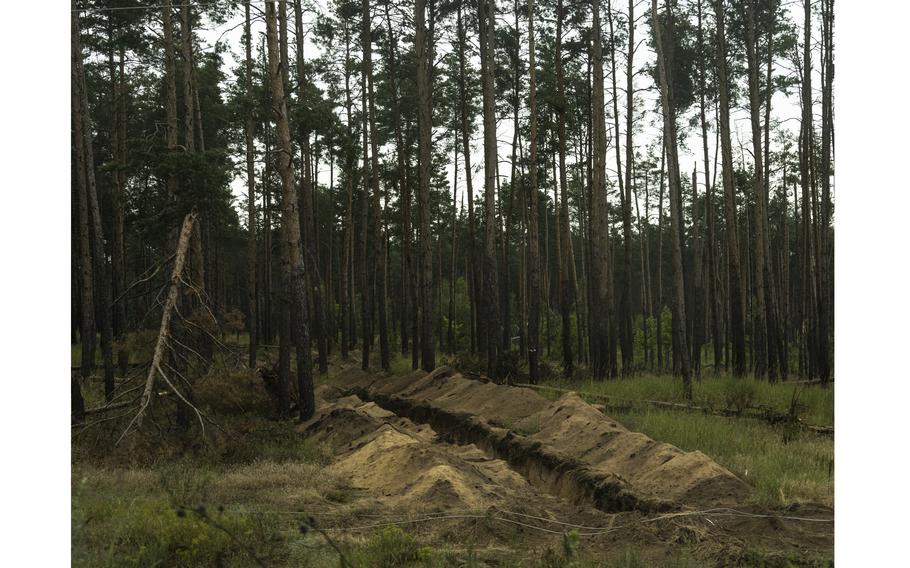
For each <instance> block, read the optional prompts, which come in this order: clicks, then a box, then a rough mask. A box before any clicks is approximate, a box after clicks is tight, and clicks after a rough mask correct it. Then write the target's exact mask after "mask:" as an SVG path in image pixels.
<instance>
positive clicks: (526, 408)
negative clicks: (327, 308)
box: [298, 367, 833, 566]
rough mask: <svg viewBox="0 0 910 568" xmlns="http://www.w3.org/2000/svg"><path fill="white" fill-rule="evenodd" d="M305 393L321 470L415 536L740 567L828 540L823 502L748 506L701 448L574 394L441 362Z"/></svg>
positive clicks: (825, 549) (809, 556) (347, 373)
mask: <svg viewBox="0 0 910 568" xmlns="http://www.w3.org/2000/svg"><path fill="white" fill-rule="evenodd" d="M316 397H317V411H316V415H315V416H314V417H313V418H312V419H311V420H309V421H307V422H305V423H302V424H301V425H300V426H298V432H300V433H301V434H302V435H303V436H305V437H306V438H307V439H308V440H309V441H312V442H315V443H317V444H324V445H326V446H327V447H331V448H333V450H334V452H333V453H334V459H333V461H332V463H331V464H330V465H328V466H327V468H326V471H327V473H329V474H331V475H333V476H336V477H338V478H339V479H343V480H345V481H344V482H345V483H346V484H348V485H349V487H350V490H351V491H357V495H358V496H359V497H358V500H357V502H358V503H360V506H361V507H363V506H365V504H367V503H369V504H370V505H369V506H370V507H371V510H374V511H382V510H389V511H394V512H396V513H395V514H396V515H397V517H396V518H399V519H404V521H403V522H406V523H409V526H413V527H414V530H420V531H429V533H428V534H435V535H439V534H448V535H450V536H451V537H455V536H456V535H457V538H458V539H459V542H461V539H464V538H470V539H476V542H477V544H478V545H480V546H482V547H484V546H485V547H487V548H489V549H490V550H493V549H496V548H497V547H499V546H501V545H502V543H504V542H509V543H511V545H509V547H508V548H510V549H511V548H514V547H515V545H516V543H517V542H518V541H516V540H515V539H519V540H520V541H521V542H523V543H524V545H522V546H527V545H529V544H530V543H531V542H535V543H543V542H544V541H546V539H547V538H551V537H552V536H553V534H557V533H558V534H561V533H562V532H563V531H566V530H569V529H570V527H575V529H574V530H577V531H578V532H579V536H582V537H583V538H584V542H585V547H586V550H589V551H592V553H594V552H595V551H597V554H606V553H608V552H609V551H610V550H616V549H617V547H618V546H627V545H628V543H630V542H635V543H637V544H636V546H639V547H640V548H641V549H642V550H645V551H647V554H646V556H647V557H648V558H649V562H657V564H648V565H661V564H660V563H659V562H658V560H657V559H660V558H664V559H666V558H669V557H670V556H671V555H672V554H682V553H685V554H687V555H692V556H693V557H694V558H698V559H699V560H700V561H706V562H708V564H706V565H710V566H714V565H717V566H728V565H740V563H741V561H742V558H743V556H742V555H743V554H745V551H746V549H749V550H758V549H761V550H764V551H768V554H771V556H765V558H766V559H767V558H771V557H775V558H776V557H777V556H780V558H782V559H786V561H797V565H804V564H805V565H816V564H813V562H815V560H817V558H818V556H819V555H825V554H828V553H830V550H831V546H832V545H833V531H832V530H831V529H832V526H833V524H832V523H831V521H830V517H831V511H830V509H829V508H825V507H821V506H814V505H797V506H793V507H789V508H787V510H780V511H768V510H765V509H762V508H759V507H757V506H755V505H752V504H750V502H751V501H750V496H751V489H750V488H749V487H748V486H746V485H745V484H744V483H743V482H741V481H740V480H739V479H737V478H736V477H735V476H733V474H731V473H730V472H728V471H727V470H725V469H723V468H721V467H720V466H718V465H717V464H715V463H714V462H713V461H712V460H710V459H709V458H708V457H707V456H705V455H704V454H701V453H700V452H691V453H686V452H682V451H680V450H678V449H676V448H675V447H673V446H670V445H668V444H663V443H660V442H655V441H653V440H650V439H649V438H647V437H645V436H643V435H641V434H636V433H634V432H630V431H628V430H627V429H625V428H623V427H622V426H621V425H619V424H618V423H616V422H614V421H612V420H611V419H610V418H609V417H606V416H604V415H602V414H600V413H599V412H598V411H596V410H595V409H594V408H593V407H590V406H589V405H587V404H586V403H584V402H583V401H581V400H580V399H578V398H577V397H575V396H574V395H567V396H564V397H563V398H562V399H560V400H558V401H555V402H551V401H548V400H546V399H543V398H541V397H539V396H538V395H537V394H536V393H534V392H533V391H530V390H527V389H519V388H514V387H507V386H502V385H496V384H493V383H489V382H486V383H485V382H482V381H478V380H475V379H467V378H465V377H464V376H462V375H460V374H458V373H456V372H455V371H453V370H452V369H450V368H448V367H442V368H438V369H436V370H435V371H434V372H432V373H429V374H427V373H423V372H421V371H414V372H411V373H407V374H404V375H388V374H370V373H366V372H364V371H362V370H360V369H354V368H349V369H345V370H342V371H341V372H339V373H338V374H337V375H334V377H333V378H332V379H331V380H330V381H329V382H327V383H323V384H321V385H320V386H319V388H318V389H317V392H316ZM603 432H611V433H612V434H609V435H608V436H603V434H602V433H603ZM620 436H623V437H626V440H625V441H617V440H620V438H619V437H620ZM601 438H609V440H608V441H606V442H604V443H600V439H601ZM635 448H637V449H635ZM633 454H634V455H633ZM673 461H678V463H677V464H676V465H672V464H671V462H673ZM661 462H662V463H661ZM655 464H656V465H655ZM661 465H663V466H664V467H661ZM614 472H620V473H619V474H617V473H614ZM367 521H369V522H370V523H373V524H368V523H367ZM349 522H350V523H353V525H355V526H359V525H360V524H366V525H367V526H374V525H375V523H381V522H384V521H382V520H380V521H374V520H371V519H360V520H358V521H357V522H355V521H353V520H351V521H349ZM477 523H481V524H482V525H483V526H485V527H486V529H484V530H482V531H480V532H478V531H477V528H478V525H477ZM567 523H569V524H567ZM571 523H575V524H571ZM528 524H530V525H533V526H528ZM377 526H378V525H377ZM456 527H457V528H456ZM331 530H336V529H331ZM337 530H347V529H345V528H339V529H337ZM440 531H441V532H440ZM554 531H555V532H554ZM528 539H530V540H528ZM806 543H811V545H808V546H807V545H806ZM775 555H777V556H775Z"/></svg>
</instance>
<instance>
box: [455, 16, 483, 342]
mask: <svg viewBox="0 0 910 568" xmlns="http://www.w3.org/2000/svg"><path fill="white" fill-rule="evenodd" d="M461 6H462V3H461V2H459V3H458V71H459V77H461V80H460V81H458V95H459V111H460V114H459V118H460V119H461V145H462V155H463V156H464V171H465V185H466V189H467V193H468V240H467V243H466V244H465V247H466V249H467V253H468V274H467V277H468V297H469V300H470V304H471V353H476V352H477V327H478V325H477V321H478V320H479V318H480V317H481V316H480V310H478V298H479V297H480V295H481V294H480V285H479V283H478V275H479V271H478V269H477V245H476V243H475V237H476V235H477V227H476V224H475V221H474V179H473V174H474V172H473V171H472V170H471V132H470V128H469V120H468V101H467V94H466V88H465V85H466V83H467V77H466V76H465V74H466V71H465V66H466V63H465V49H466V45H467V39H466V36H465V27H464V22H463V21H462V15H461Z"/></svg>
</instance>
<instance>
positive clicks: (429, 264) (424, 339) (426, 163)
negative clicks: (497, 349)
mask: <svg viewBox="0 0 910 568" xmlns="http://www.w3.org/2000/svg"><path fill="white" fill-rule="evenodd" d="M414 22H415V26H416V36H415V50H416V52H417V117H418V120H417V128H418V186H417V208H418V217H419V224H420V228H419V230H420V235H419V237H420V286H419V288H420V303H421V319H420V355H421V356H420V365H421V368H422V369H423V370H425V371H428V372H429V371H432V370H433V369H434V368H435V367H436V345H435V343H434V338H433V321H434V319H435V318H436V306H435V302H434V297H433V286H432V284H433V248H432V247H433V240H432V235H431V234H430V166H431V164H430V158H431V156H430V145H431V144H432V140H431V138H432V130H433V124H432V117H433V115H432V106H431V105H432V102H431V98H432V96H433V95H432V85H431V83H430V77H429V65H430V57H429V53H430V51H431V50H430V49H429V46H428V41H427V29H426V2H425V0H416V1H415V3H414Z"/></svg>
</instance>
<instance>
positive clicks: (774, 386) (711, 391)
mask: <svg viewBox="0 0 910 568" xmlns="http://www.w3.org/2000/svg"><path fill="white" fill-rule="evenodd" d="M541 384H543V385H545V386H550V387H556V388H563V389H570V390H576V391H581V392H589V393H595V394H599V395H606V396H610V397H615V398H617V399H627V400H630V401H642V400H658V401H665V402H679V403H685V402H686V399H685V396H684V393H683V388H682V381H681V379H679V378H678V377H673V376H669V375H636V376H634V377H631V378H623V379H615V380H605V381H595V380H593V379H590V378H583V379H578V380H566V379H564V378H551V379H549V380H546V381H543V382H542V383H541ZM692 395H693V400H692V402H693V404H695V405H696V406H702V407H706V408H709V409H713V410H718V411H720V410H734V411H736V410H743V408H744V407H756V406H758V407H761V406H766V407H770V408H772V409H774V410H775V411H777V412H779V413H787V412H789V410H790V407H791V402H792V401H793V400H794V396H796V404H795V410H796V413H797V416H798V417H799V418H800V419H801V420H803V421H804V422H806V423H809V424H815V425H818V426H833V425H834V386H833V385H829V386H827V387H822V386H820V385H814V384H813V385H809V384H801V383H796V382H777V383H770V382H768V381H760V380H756V379H754V378H751V377H744V378H733V377H723V376H720V377H714V376H709V375H705V376H703V377H702V378H701V379H696V380H694V381H693V382H692ZM617 402H619V401H617Z"/></svg>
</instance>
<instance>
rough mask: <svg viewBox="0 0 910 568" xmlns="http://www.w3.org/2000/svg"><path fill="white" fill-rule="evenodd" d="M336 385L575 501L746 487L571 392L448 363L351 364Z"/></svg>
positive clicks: (688, 500) (685, 497) (694, 502)
mask: <svg viewBox="0 0 910 568" xmlns="http://www.w3.org/2000/svg"><path fill="white" fill-rule="evenodd" d="M337 384H338V385H339V387H340V388H341V389H342V390H344V391H345V392H351V393H356V394H357V395H358V396H360V397H361V398H363V399H368V400H374V401H376V402H377V403H378V404H379V405H380V406H382V407H383V408H386V409H388V410H391V411H393V412H395V413H396V414H398V415H400V416H407V417H409V418H411V419H412V420H414V421H415V422H420V423H429V424H430V425H431V426H433V428H435V429H436V430H437V431H438V432H440V433H442V434H444V435H446V436H448V437H450V438H452V439H454V440H456V441H458V442H460V443H473V444H477V445H479V446H481V447H483V448H484V449H485V450H487V451H488V452H490V453H492V454H493V455H496V456H497V457H500V458H503V459H505V460H507V461H508V462H509V464H510V465H511V466H512V467H513V468H515V469H516V470H517V471H519V472H520V473H521V474H522V475H524V477H526V478H527V479H528V480H530V481H531V482H532V483H534V484H535V485H538V486H540V487H542V488H543V489H545V490H547V491H549V492H551V493H554V494H556V495H559V496H561V497H565V498H567V499H570V500H571V501H573V502H576V503H582V502H587V503H591V504H593V505H594V506H596V507H597V508H600V509H602V510H606V511H617V510H632V509H637V510H642V511H655V510H667V509H671V508H676V507H682V506H698V507H701V506H717V505H730V504H735V503H738V502H742V501H743V500H744V499H745V498H746V497H747V496H748V495H749V488H748V486H747V485H746V484H745V483H743V482H742V481H741V480H740V479H738V478H737V477H736V476H734V475H733V474H732V473H730V472H729V471H727V470H726V469H724V468H722V467H721V466H719V465H718V464H717V463H716V462H714V461H713V460H711V459H710V458H709V457H707V456H706V455H704V454H702V453H701V452H684V451H682V450H680V449H679V448H676V447H675V446H672V445H670V444H666V443H662V442H657V441H655V440H652V439H651V438H649V437H647V436H645V435H644V434H640V433H637V432H630V431H629V430H627V429H626V428H625V427H623V426H622V425H621V424H619V423H618V422H616V421H615V420H612V419H611V418H610V417H608V416H605V415H603V414H602V413H600V412H599V411H598V410H596V409H595V408H593V407H592V406H591V405H589V404H587V403H586V402H584V401H583V400H581V399H580V398H579V397H578V396H577V395H575V394H574V393H569V394H567V395H565V396H563V397H562V398H561V399H559V400H557V401H555V402H553V401H549V400H547V399H545V398H543V397H541V396H540V395H538V394H537V393H536V392H534V391H532V390H530V389H523V388H516V387H510V386H504V385H497V384H494V383H490V382H481V381H476V380H471V379H467V378H465V377H463V376H461V375H460V374H458V373H457V372H456V371H454V370H453V369H451V368H449V367H440V368H438V369H436V370H435V371H433V372H432V373H429V374H425V373H420V372H413V373H410V374H408V375H404V376H399V377H376V376H373V375H369V374H367V373H364V372H362V371H359V372H358V371H356V370H350V371H347V372H344V373H342V374H341V375H340V376H339V379H338V383H337Z"/></svg>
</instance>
